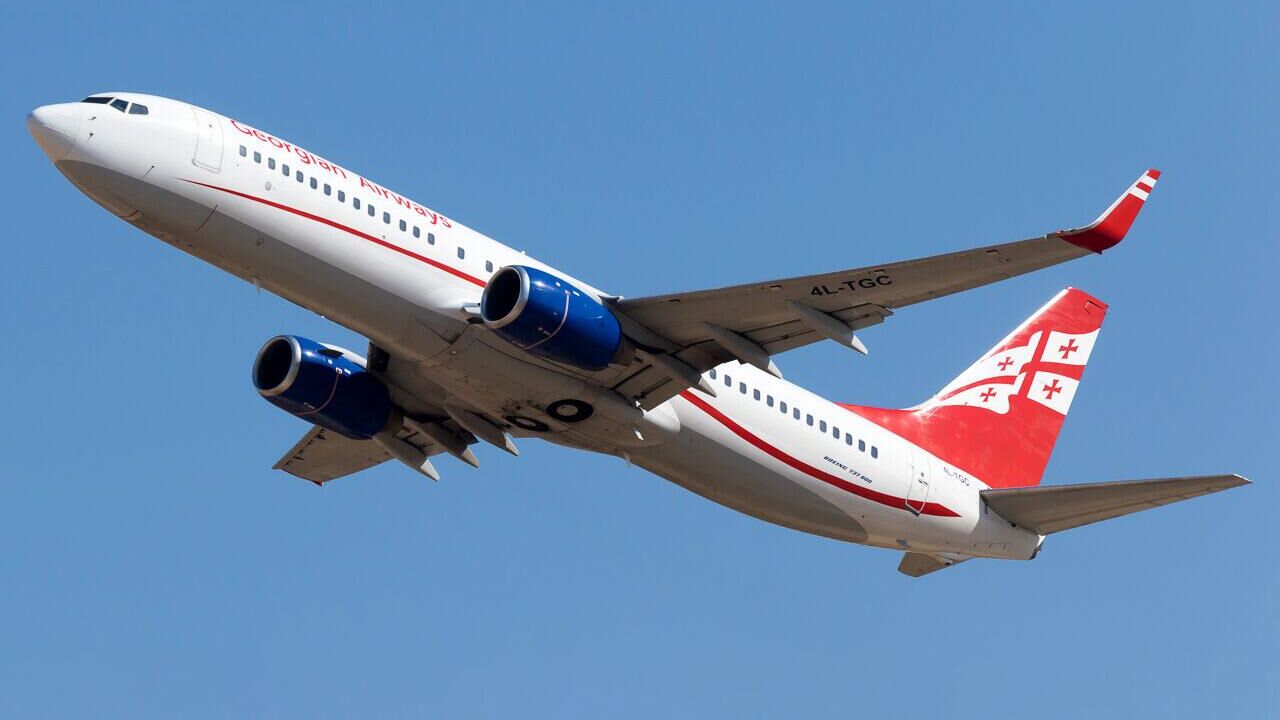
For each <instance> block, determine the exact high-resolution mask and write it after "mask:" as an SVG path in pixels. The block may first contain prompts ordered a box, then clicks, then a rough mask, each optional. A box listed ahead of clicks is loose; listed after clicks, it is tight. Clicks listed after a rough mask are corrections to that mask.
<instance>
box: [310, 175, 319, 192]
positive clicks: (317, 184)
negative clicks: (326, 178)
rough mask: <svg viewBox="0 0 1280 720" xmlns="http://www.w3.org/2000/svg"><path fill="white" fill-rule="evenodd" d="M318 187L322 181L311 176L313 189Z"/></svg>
mask: <svg viewBox="0 0 1280 720" xmlns="http://www.w3.org/2000/svg"><path fill="white" fill-rule="evenodd" d="M318 187H320V183H319V182H317V181H316V179H315V178H311V189H312V190H315V189H316V188H318Z"/></svg>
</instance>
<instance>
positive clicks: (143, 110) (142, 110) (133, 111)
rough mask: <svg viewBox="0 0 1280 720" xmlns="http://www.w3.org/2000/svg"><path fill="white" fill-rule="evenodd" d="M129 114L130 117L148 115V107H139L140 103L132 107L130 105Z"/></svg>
mask: <svg viewBox="0 0 1280 720" xmlns="http://www.w3.org/2000/svg"><path fill="white" fill-rule="evenodd" d="M129 114H130V115H146V114H147V106H146V105H139V104H138V103H134V104H132V105H130V106H129Z"/></svg>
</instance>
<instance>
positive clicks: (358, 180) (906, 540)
mask: <svg viewBox="0 0 1280 720" xmlns="http://www.w3.org/2000/svg"><path fill="white" fill-rule="evenodd" d="M27 124H28V128H29V130H30V132H31V134H32V135H33V136H34V137H35V139H36V142H37V143H38V144H39V145H40V147H41V149H42V150H43V151H44V152H45V154H46V155H48V156H49V158H50V159H51V160H52V161H53V162H54V164H55V165H56V167H57V168H58V170H59V171H61V172H62V174H63V175H65V176H66V178H67V179H68V180H70V181H71V182H72V184H74V185H75V186H76V187H77V188H79V189H80V191H81V192H83V193H84V194H85V195H88V196H89V197H90V198H91V199H93V200H94V201H95V202H97V203H98V204H99V205H101V206H102V207H104V208H106V209H107V210H108V211H109V212H111V213H112V214H113V215H115V216H117V217H119V218H121V219H122V220H124V221H125V222H128V223H130V224H132V225H133V226H135V227H137V228H138V229H140V230H143V231H144V232H147V233H149V234H151V235H154V236H155V237H157V238H159V239H161V240H163V241H164V242H166V243H169V244H170V245H173V246H174V247H176V248H178V249H179V250H182V251H183V252H186V253H189V254H191V255H194V256H196V257H198V258H200V259H202V260H205V261H207V262H209V263H212V264H214V265H216V266H217V267H219V268H222V269H223V270H226V271H227V272H229V273H231V274H233V275H236V276H237V277H240V278H242V279H244V280H247V281H249V282H252V283H253V284H254V285H257V286H259V287H262V288H266V289H267V290H269V291H271V292H273V293H276V294H277V295H280V296H282V297H285V298H287V299H289V300H291V301H293V302H295V303H298V304H299V305H302V306H304V307H307V308H309V309H311V310H313V311H315V312H317V313H320V314H321V315H323V316H325V317H327V318H331V319H333V320H335V321H337V322H338V323H340V324H342V325H344V326H346V327H347V328H350V329H351V330H353V331H355V332H358V333H360V334H361V335H363V336H365V337H367V338H368V339H369V347H368V351H367V352H366V353H365V355H363V356H361V355H359V354H357V353H355V352H352V351H350V350H347V349H344V348H340V347H336V346H334V345H331V344H327V343H323V342H317V341H314V340H309V339H307V338H303V337H297V336H292V335H280V336H278V337H274V338H271V339H270V340H268V341H267V342H266V344H265V345H263V347H262V349H261V350H260V351H259V353H258V356H257V358H256V360H255V361H254V363H253V372H252V377H253V382H254V384H255V386H256V388H257V390H258V392H259V393H260V394H261V395H262V397H264V398H265V399H266V400H267V401H268V402H270V403H272V404H274V405H276V406H278V407H280V408H282V409H284V410H285V411H287V412H289V413H292V414H294V415H296V416H297V417H299V418H301V419H303V420H305V421H307V422H308V423H310V425H311V427H310V429H309V430H308V431H307V432H306V433H305V435H304V436H303V437H302V439H301V440H299V441H298V443H297V444H296V445H295V446H294V447H293V448H292V449H290V450H289V451H288V452H287V453H285V454H284V456H283V457H282V458H281V459H280V461H279V462H278V463H277V464H276V467H277V468H279V469H282V470H284V471H285V472H288V473H291V474H293V475H296V476H298V477H301V478H304V479H307V480H310V481H311V482H314V483H316V484H322V483H326V482H328V481H330V480H334V479H336V478H339V477H343V476H345V475H349V474H352V473H355V472H359V471H361V470H364V469H366V468H369V467H372V466H374V465H377V464H378V463H381V462H384V461H386V460H390V459H395V460H398V461H400V462H402V463H404V464H405V465H407V466H408V467H410V468H412V469H413V470H415V471H417V472H419V473H422V474H423V475H426V476H428V477H430V478H432V479H438V478H439V473H438V472H437V470H436V468H435V465H434V463H433V460H432V458H433V457H434V456H436V455H439V454H449V455H452V456H454V457H455V458H457V459H458V460H461V461H462V462H464V463H467V464H469V465H472V466H478V465H479V461H478V459H477V456H476V454H475V453H474V452H473V450H472V447H471V446H472V445H475V444H477V443H479V442H484V443H487V444H490V445H494V446H496V447H498V448H501V449H503V450H506V451H507V452H510V453H512V454H516V452H517V451H516V446H515V444H514V441H513V438H524V437H540V438H543V439H546V440H549V441H551V442H555V443H558V444H561V445H565V446H568V447H572V448H578V449H583V450H590V451H594V452H600V453H608V454H611V455H617V456H620V457H623V458H625V459H627V460H628V461H629V462H632V463H634V464H636V465H639V466H641V467H643V468H645V469H647V470H650V471H652V472H654V473H656V474H658V475H660V476H662V477H664V478H666V479H668V480H670V481H672V482H674V483H677V484H679V485H681V486H683V487H685V488H687V489H689V490H691V491H693V492H695V493H698V494H699V495H702V496H704V497H707V498H709V499H711V500H713V501H715V502H718V503H721V504H723V505H726V506H728V507H731V508H734V509H736V510H739V511H741V512H743V513H747V514H749V515H753V516H755V517H758V518H761V519H763V520H767V521H769V522H773V523H777V524H779V525H783V526H786V527H790V528H795V529H797V530H802V531H804V532H809V533H814V534H817V535H822V536H826V537H830V538H836V539H839V540H845V541H849V542H856V543H862V544H866V545H874V546H877V547H884V548H890V549H895V550H899V551H902V552H904V553H905V555H904V557H903V559H902V563H901V565H900V566H899V570H901V571H902V572H904V573H906V574H908V575H913V576H919V575H923V574H926V573H929V572H933V571H935V570H939V569H942V568H945V567H949V566H951V565H954V564H956V563H958V562H962V561H964V560H968V559H970V558H975V557H986V558H1008V559H1022V560H1025V559H1030V558H1033V557H1035V556H1036V554H1037V553H1038V552H1039V550H1040V547H1041V544H1042V543H1043V542H1044V539H1045V536H1046V535H1048V534H1051V533H1055V532H1059V531H1061V530H1066V529H1069V528H1074V527H1078V526H1080V525H1085V524H1088V523H1092V522H1097V521H1099V520H1104V519H1107V518H1112V517H1116V516H1119V515H1125V514H1128V513H1132V512H1136V511H1138V510H1143V509H1146V508H1150V507H1154V506H1157V505H1162V504H1166V503H1170V502H1175V501H1177V500H1182V499H1186V498H1190V497H1194V496H1197V495H1204V494H1207V493H1212V492H1216V491H1219V490H1224V489H1227V488H1230V487H1235V486H1237V485H1241V484H1244V483H1246V482H1247V481H1246V480H1245V479H1244V478H1241V477H1239V476H1236V475H1214V476H1203V477H1183V478H1166V479H1158V480H1136V481H1124V482H1103V483H1094V484H1086V485H1055V486H1040V484H1039V483H1040V479H1041V475H1042V474H1043V472H1044V468H1045V464H1046V463H1047V462H1048V459H1049V453H1050V452H1051V451H1052V449H1053V445H1054V441H1055V439H1056V437H1057V434H1058V430H1059V429H1060V428H1061V426H1062V422H1063V420H1064V419H1065V418H1066V415H1067V411H1068V410H1069V409H1070V407H1071V401H1072V399H1073V398H1074V397H1075V394H1076V390H1077V389H1078V387H1079V385H1080V381H1081V375H1082V374H1083V372H1084V368H1085V364H1086V363H1087V362H1088V360H1089V358H1090V355H1091V354H1092V352H1093V348H1094V344H1095V342H1096V341H1097V338H1098V332H1099V329H1100V328H1101V326H1102V320H1103V317H1104V315H1105V314H1106V311H1107V306H1106V304H1105V303H1103V302H1102V301H1101V300H1098V299H1097V298H1094V297H1092V296H1091V295H1089V294H1088V293H1085V292H1083V291H1081V290H1076V289H1071V288H1069V289H1066V290H1063V291H1062V292H1060V293H1058V294H1057V295H1055V296H1054V297H1053V298H1051V299H1050V300H1049V301H1048V302H1047V303H1046V304H1045V305H1044V306H1043V307H1042V308H1040V309H1039V310H1037V311H1036V312H1035V313H1033V314H1032V315H1031V317H1030V318H1028V319H1027V320H1026V322H1024V323H1023V324H1022V325H1020V326H1018V327H1017V328H1016V329H1014V330H1013V332H1011V333H1009V334H1008V335H1007V336H1006V337H1005V338H1004V339H1003V340H1000V341H999V342H997V343H996V344H995V346H994V347H993V348H992V349H991V350H990V351H989V352H987V353H985V354H983V355H982V356H981V357H980V358H978V359H977V361H975V362H974V363H973V364H972V365H971V366H969V368H968V369H967V370H965V371H964V372H963V373H961V374H960V375H959V376H958V377H957V378H956V379H955V380H952V381H951V382H950V383H947V384H946V385H945V386H944V387H943V388H942V389H941V390H939V391H938V392H937V393H936V394H934V395H933V397H931V398H930V399H929V400H927V401H925V402H924V403H922V404H921V405H918V406H916V407H913V408H908V409H904V410H897V409H884V408H874V407H865V406H861V405H848V404H838V403H833V402H830V401H827V400H824V399H823V398H820V397H818V396H816V395H814V394H812V393H810V392H807V391H805V390H804V389H802V388H800V387H797V386H795V385H793V384H791V383H789V382H787V381H786V380H784V379H782V375H781V373H780V372H779V371H778V368H777V366H776V365H775V364H774V362H773V361H772V359H771V358H772V357H773V356H774V355H777V354H779V353H782V352H785V351H787V350H791V349H793V348H797V347H800V346H802V345H807V344H809V343H812V342H817V341H820V340H824V339H825V340H831V341H834V342H836V343H838V344H840V345H843V346H845V347H848V348H851V349H853V350H856V351H859V352H862V353H865V352H866V348H865V346H864V345H863V344H862V342H861V341H860V340H859V338H858V337H857V335H856V334H855V333H856V332H857V331H858V330H860V329H862V328H865V327H867V326H870V325H874V324H877V323H880V322H883V321H884V320H885V319H887V318H889V317H891V316H892V315H893V313H894V311H896V310H897V309H898V308H902V307H905V306H908V305H912V304H914V303H918V302H923V301H925V300H932V299H934V298H938V297H941V296H943V295H948V294H951V293H954V292H959V291H962V290H967V289H970V288H974V287H979V286H982V285H986V284H988V283H993V282H996V281H998V280H1003V279H1005V278H1009V277H1013V276H1016V275H1022V274H1024V273H1028V272H1031V271H1033V270H1038V269H1040V268H1044V267H1048V266H1051V265H1056V264H1058V263H1062V262H1066V261H1068V260H1073V259H1076V258H1080V257H1084V256H1086V255H1092V254H1095V253H1100V252H1102V251H1104V250H1106V249H1108V248H1110V247H1112V246H1114V245H1116V244H1117V243H1118V242H1120V240H1121V239H1122V238H1123V237H1124V236H1125V234H1126V233H1127V232H1128V230H1129V227H1130V225H1131V224H1132V223H1133V221H1134V218H1135V217H1136V216H1137V214H1138V211H1139V210H1140V209H1141V208H1142V205H1143V203H1144V202H1145V201H1146V199H1147V197H1148V194H1149V193H1150V192H1151V191H1152V189H1153V188H1154V187H1155V184H1156V181H1157V179H1158V178H1159V177H1160V173H1159V172H1158V171H1156V170H1148V171H1147V172H1145V173H1143V174H1142V176H1141V177H1139V178H1138V180H1137V181H1136V182H1134V183H1133V184H1132V185H1130V186H1129V188H1128V189H1127V190H1126V191H1125V192H1124V194H1123V195H1121V196H1120V198H1119V199H1118V200H1116V201H1115V203H1113V204H1112V205H1111V207H1109V208H1108V209H1107V210H1106V211H1105V212H1104V213H1102V215H1101V216H1100V217H1099V218H1098V219H1097V221H1095V222H1094V223H1092V224H1090V225H1088V226H1085V227H1082V228H1078V229H1074V230H1064V231H1059V232H1053V233H1049V234H1047V235H1044V236H1043V237H1037V238H1032V239H1029V240H1020V241H1017V242H1010V243H1005V244H1001V245H992V246H989V247H982V248H977V249H974V250H965V251H960V252H953V253H948V254H945V255H938V256H935V257H929V258H923V259H918V260H908V261H904V262H894V263H888V264H882V265H870V266H867V267H862V268H854V269H850V270H840V271H837V272H830V273H822V274H819V275H812V276H808V277H796V278H784V279H777V280H767V281H763V282H755V283H748V284H745V285H738V286H735V287H727V288H720V289H715V290H699V291H694V292H685V293H677V294H672V295H662V296H656V297H640V298H621V297H618V296H616V295H611V294H609V293H606V292H604V291H602V290H599V289H597V288H595V287H593V286H591V285H588V284H587V283H585V282H583V281H581V280H578V279H576V278H572V277H569V276H568V275H566V274H565V273H562V272H560V271H558V270H556V269H555V268H553V267H551V266H549V265H546V264H544V263H541V262H538V261H536V260H533V259H532V258H529V257H528V256H526V255H525V254H524V253H521V252H517V251H515V250H512V249H511V248H509V247H507V246H505V245H502V244H500V243H498V242H495V241H494V240H491V239H489V238H487V237H485V236H484V235H481V234H479V233H477V232H475V231H474V230H471V229H470V228H467V227H465V226H463V225H462V224H460V223H458V222H457V221H455V220H453V219H452V218H449V217H446V216H444V215H441V214H440V213H438V212H436V211H434V210H431V209H429V208H427V207H426V206H425V205H422V204H419V203H417V202H415V201H413V200H410V199H409V198H407V197H405V196H403V195H400V194H398V193H395V192H392V191H391V190H389V189H387V188H385V187H383V186H381V185H379V184H378V183H376V182H373V181H371V180H369V179H368V178H366V177H363V176H361V175H359V174H357V173H355V172H353V171H351V170H348V169H347V168H345V167H343V166H341V165H338V164H337V163H334V162H331V161H329V160H327V159H325V158H322V157H320V156H319V155H316V154H314V153H312V152H310V151H308V150H305V149H303V148H301V147H299V146H297V145H294V144H292V143H290V142H287V141H285V140H282V139H281V138H279V137H276V136H274V135H271V134H269V133H267V132H264V131H262V130H259V129H257V128H255V127H252V126H250V125H247V124H245V123H243V122H239V121H237V120H232V119H230V118H227V117H223V116H221V115H218V114H217V113H213V112H210V111H208V110H204V109H202V108H199V107H195V106H193V105H189V104H187V103H184V102H179V101H176V100H170V99H166V98H161V97H155V96H150V95H140V94H137V93H105V94H100V95H91V96H89V97H87V98H85V99H84V100H82V101H80V102H74V103H63V104H57V105H47V106H44V107H40V108H37V109H36V110H34V111H33V112H32V113H31V115H30V116H29V118H28V121H27Z"/></svg>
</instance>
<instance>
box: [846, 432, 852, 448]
mask: <svg viewBox="0 0 1280 720" xmlns="http://www.w3.org/2000/svg"><path fill="white" fill-rule="evenodd" d="M844 444H845V445H850V446H851V445H853V436H852V435H850V434H849V433H845V434H844Z"/></svg>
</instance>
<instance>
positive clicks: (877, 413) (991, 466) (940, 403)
mask: <svg viewBox="0 0 1280 720" xmlns="http://www.w3.org/2000/svg"><path fill="white" fill-rule="evenodd" d="M1106 312H1107V306H1106V304H1105V303H1103V302H1102V301H1101V300H1098V299H1097V298H1095V297H1093V296H1091V295H1089V294H1088V293H1086V292H1083V291H1081V290H1076V289H1074V288H1067V289H1066V290H1063V291H1062V292H1060V293H1058V295H1057V296H1056V297H1054V298H1053V299H1052V300H1050V301H1049V302H1048V303H1047V304H1046V305H1045V306H1044V307H1042V308H1040V309H1039V310H1038V311H1036V313H1035V314H1033V315H1032V316H1031V317H1030V318H1028V319H1027V320H1026V322H1024V323H1022V324H1021V325H1019V326H1018V327H1017V329H1015V330H1014V331H1013V332H1012V333H1010V334H1009V335H1008V336H1007V337H1005V338H1004V339H1003V340H1001V341H1000V342H999V343H997V344H996V346H995V347H993V348H992V349H991V350H990V351H988V352H986V353H985V354H983V356H982V357H981V358H979V359H978V361H977V362H975V363H974V364H973V365H970V366H969V368H968V369H967V370H965V371H964V372H962V373H960V375H959V376H958V377H956V379H954V380H952V381H951V382H949V383H947V385H946V386H945V387H943V388H942V389H941V390H939V391H938V392H937V393H936V394H935V395H934V396H933V397H932V398H930V399H929V400H927V401H926V402H924V403H922V404H921V405H918V406H916V407H914V408H908V409H906V410H891V409H885V408H871V407H863V406H858V405H846V406H845V407H846V408H848V409H849V410H852V411H853V412H855V413H857V414H858V415H861V416H862V417H865V418H867V419H868V420H871V421H872V422H875V423H877V424H879V425H881V426H883V427H885V428H886V429H888V430H890V431H892V432H894V433H896V434H898V435H900V436H902V437H904V438H906V439H907V440H910V441H911V442H913V443H915V444H916V445H918V446H920V447H921V448H923V449H925V450H927V451H928V452H931V453H933V454H934V455H936V456H937V457H938V458H939V459H941V460H942V461H943V462H946V463H948V464H951V465H953V466H955V467H956V468H959V469H960V470H963V471H965V472H967V473H970V474H972V475H973V476H974V477H976V478H978V479H979V480H981V481H983V482H984V483H986V484H987V485H988V486H990V487H997V488H1001V487H1026V486H1029V485H1037V484H1039V483H1040V476H1041V475H1042V474H1043V473H1044V468H1045V465H1046V464H1047V463H1048V462H1049V453H1051V452H1052V451H1053V445H1054V442H1055V441H1056V440H1057V437H1058V431H1059V430H1060V429H1061V428H1062V422H1063V420H1065V419H1066V415H1067V411H1068V410H1069V409H1070V408H1071V401H1072V400H1073V399H1074V398H1075V395H1076V390H1077V389H1078V388H1079V386H1080V378H1081V376H1082V375H1083V374H1084V366H1085V363H1087V362H1088V361H1089V356H1090V355H1091V354H1092V353H1093V347H1094V343H1095V342H1096V341H1097V339H1098V331H1099V329H1100V328H1101V327H1102V318H1103V316H1104V315H1106Z"/></svg>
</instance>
